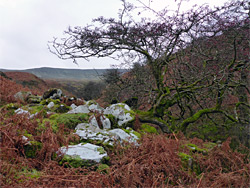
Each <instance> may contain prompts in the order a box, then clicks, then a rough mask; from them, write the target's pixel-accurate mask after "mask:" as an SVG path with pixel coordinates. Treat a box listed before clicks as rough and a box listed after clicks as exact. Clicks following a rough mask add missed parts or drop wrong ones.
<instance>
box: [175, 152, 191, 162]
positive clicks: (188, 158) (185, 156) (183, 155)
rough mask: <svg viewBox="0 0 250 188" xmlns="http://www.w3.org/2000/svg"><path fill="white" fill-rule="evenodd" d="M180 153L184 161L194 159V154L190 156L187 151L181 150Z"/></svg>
mask: <svg viewBox="0 0 250 188" xmlns="http://www.w3.org/2000/svg"><path fill="white" fill-rule="evenodd" d="M178 155H179V156H180V157H181V160H182V161H188V160H190V159H193V158H192V156H190V155H188V154H186V153H182V152H180V153H178Z"/></svg>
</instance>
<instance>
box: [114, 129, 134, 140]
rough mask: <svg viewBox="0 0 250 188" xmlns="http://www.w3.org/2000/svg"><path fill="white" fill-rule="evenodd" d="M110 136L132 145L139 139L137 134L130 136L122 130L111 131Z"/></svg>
mask: <svg viewBox="0 0 250 188" xmlns="http://www.w3.org/2000/svg"><path fill="white" fill-rule="evenodd" d="M109 135H111V136H114V138H115V139H116V140H119V141H122V142H123V141H127V142H130V143H136V142H137V140H138V139H139V138H138V137H137V136H136V135H135V134H133V133H130V134H128V133H126V132H125V131H124V130H122V129H112V130H110V131H109Z"/></svg>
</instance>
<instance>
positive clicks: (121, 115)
mask: <svg viewBox="0 0 250 188" xmlns="http://www.w3.org/2000/svg"><path fill="white" fill-rule="evenodd" d="M103 114H106V115H110V114H111V115H113V116H114V117H115V118H116V120H117V123H118V126H119V127H122V126H124V125H126V124H127V123H129V122H131V121H133V120H135V113H134V112H133V110H131V108H130V107H129V106H128V105H127V104H124V103H117V104H112V105H111V106H109V107H107V108H106V109H105V110H104V112H103Z"/></svg>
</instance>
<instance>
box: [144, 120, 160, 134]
mask: <svg viewBox="0 0 250 188" xmlns="http://www.w3.org/2000/svg"><path fill="white" fill-rule="evenodd" d="M140 131H141V132H142V133H153V134H157V133H158V132H157V130H156V128H155V127H153V126H150V125H148V124H146V123H144V124H142V125H141V129H140Z"/></svg>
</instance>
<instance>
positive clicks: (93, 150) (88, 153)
mask: <svg viewBox="0 0 250 188" xmlns="http://www.w3.org/2000/svg"><path fill="white" fill-rule="evenodd" d="M60 151H61V152H62V153H63V154H66V155H68V156H72V157H75V156H79V157H80V158H81V159H82V160H88V161H95V162H97V163H99V162H101V160H102V159H103V158H104V157H107V156H108V155H107V152H106V151H105V150H104V149H103V147H101V146H97V145H94V144H90V143H87V144H82V143H80V144H78V145H70V146H68V148H67V147H62V148H60Z"/></svg>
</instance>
